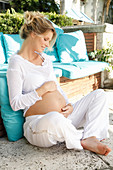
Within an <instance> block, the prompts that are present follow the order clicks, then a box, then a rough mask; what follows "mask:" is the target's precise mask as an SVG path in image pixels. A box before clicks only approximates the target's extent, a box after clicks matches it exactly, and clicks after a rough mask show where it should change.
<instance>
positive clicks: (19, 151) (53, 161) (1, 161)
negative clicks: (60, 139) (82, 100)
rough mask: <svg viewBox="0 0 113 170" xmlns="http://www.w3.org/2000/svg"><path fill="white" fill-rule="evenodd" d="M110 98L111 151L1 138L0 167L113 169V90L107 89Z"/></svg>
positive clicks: (23, 169) (18, 169)
mask: <svg viewBox="0 0 113 170" xmlns="http://www.w3.org/2000/svg"><path fill="white" fill-rule="evenodd" d="M105 91H106V93H107V95H108V97H109V113H110V126H109V132H110V139H107V140H106V141H105V142H104V143H106V144H108V145H109V146H110V147H111V149H112V151H111V152H110V154H109V155H108V156H101V155H97V154H95V153H92V152H90V151H87V150H82V151H80V152H78V151H74V150H67V149H66V147H65V144H64V143H62V144H59V145H56V146H53V147H51V148H38V147H35V146H32V145H30V144H29V143H28V142H27V141H26V140H25V139H24V138H22V139H21V140H19V141H17V142H9V141H8V140H7V138H6V137H4V138H0V170H14V169H15V170H93V169H94V170H104V169H106V170H109V169H111V170H113V90H110V89H109V90H108V89H107V90H105Z"/></svg>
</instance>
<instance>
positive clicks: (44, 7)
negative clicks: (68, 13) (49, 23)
mask: <svg viewBox="0 0 113 170" xmlns="http://www.w3.org/2000/svg"><path fill="white" fill-rule="evenodd" d="M38 9H39V11H40V12H56V13H59V12H60V11H59V6H58V5H57V4H56V3H55V1H54V0H39V2H38Z"/></svg>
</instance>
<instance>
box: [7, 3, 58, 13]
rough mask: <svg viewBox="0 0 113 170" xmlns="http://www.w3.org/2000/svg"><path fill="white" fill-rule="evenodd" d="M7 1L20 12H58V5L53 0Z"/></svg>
mask: <svg viewBox="0 0 113 170" xmlns="http://www.w3.org/2000/svg"><path fill="white" fill-rule="evenodd" d="M9 2H10V5H11V6H12V7H13V8H14V9H15V10H16V11H17V12H21V13H23V12H24V11H27V10H28V11H40V12H42V11H43V12H54V11H55V12H56V13H59V6H58V5H57V4H56V3H55V0H21V1H20V0H11V1H9ZM17 4H18V5H17Z"/></svg>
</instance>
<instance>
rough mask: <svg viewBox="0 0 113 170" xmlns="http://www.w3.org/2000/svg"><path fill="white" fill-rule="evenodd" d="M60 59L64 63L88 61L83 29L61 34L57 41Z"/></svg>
mask: <svg viewBox="0 0 113 170" xmlns="http://www.w3.org/2000/svg"><path fill="white" fill-rule="evenodd" d="M56 44H57V50H58V55H59V59H60V61H61V62H62V63H71V62H75V61H88V60H89V59H88V55H87V50H86V44H85V39H84V35H83V32H82V31H80V30H79V31H76V32H71V33H64V34H60V35H59V37H58V39H57V41H56Z"/></svg>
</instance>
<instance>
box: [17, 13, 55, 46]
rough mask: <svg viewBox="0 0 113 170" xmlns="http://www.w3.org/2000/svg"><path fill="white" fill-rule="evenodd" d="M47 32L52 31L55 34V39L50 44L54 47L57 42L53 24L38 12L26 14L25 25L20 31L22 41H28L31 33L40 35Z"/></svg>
mask: <svg viewBox="0 0 113 170" xmlns="http://www.w3.org/2000/svg"><path fill="white" fill-rule="evenodd" d="M47 30H52V32H53V38H52V40H51V42H50V46H53V44H54V42H55V40H56V31H55V28H54V27H53V25H52V23H51V22H50V21H49V20H48V19H46V18H45V17H44V16H43V15H42V14H41V13H40V12H38V11H37V12H33V11H26V12H25V13H24V24H23V26H22V27H21V30H20V36H21V38H22V39H26V38H27V37H28V36H29V34H30V33H31V32H35V33H37V34H38V35H40V34H43V33H44V32H46V31H47Z"/></svg>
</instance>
